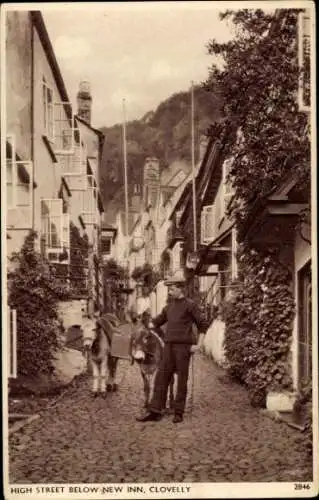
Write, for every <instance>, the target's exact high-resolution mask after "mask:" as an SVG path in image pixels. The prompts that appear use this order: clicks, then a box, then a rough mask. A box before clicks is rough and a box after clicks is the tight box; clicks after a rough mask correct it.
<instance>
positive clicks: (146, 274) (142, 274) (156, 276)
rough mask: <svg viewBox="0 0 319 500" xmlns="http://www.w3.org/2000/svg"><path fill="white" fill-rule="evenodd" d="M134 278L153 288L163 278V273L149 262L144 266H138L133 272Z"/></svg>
mask: <svg viewBox="0 0 319 500" xmlns="http://www.w3.org/2000/svg"><path fill="white" fill-rule="evenodd" d="M132 278H133V279H134V280H135V281H139V282H140V283H142V284H143V285H144V286H146V287H149V288H151V289H152V288H153V287H154V286H156V284H157V283H158V282H159V281H160V279H161V273H160V272H157V271H155V270H154V269H153V267H152V266H151V265H150V264H148V263H147V262H146V263H145V264H144V265H143V266H137V267H136V268H135V269H134V270H133V272H132Z"/></svg>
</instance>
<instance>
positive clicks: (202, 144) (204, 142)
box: [198, 135, 209, 162]
mask: <svg viewBox="0 0 319 500" xmlns="http://www.w3.org/2000/svg"><path fill="white" fill-rule="evenodd" d="M208 141H209V139H208V137H207V136H206V135H201V137H200V139H199V158H198V161H199V162H201V161H203V158H204V156H205V153H206V149H207V146H208Z"/></svg>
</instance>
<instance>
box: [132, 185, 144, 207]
mask: <svg viewBox="0 0 319 500" xmlns="http://www.w3.org/2000/svg"><path fill="white" fill-rule="evenodd" d="M141 200H142V196H141V186H140V185H139V184H134V188H133V194H132V196H131V209H132V210H133V211H134V212H139V211H140V209H141Z"/></svg>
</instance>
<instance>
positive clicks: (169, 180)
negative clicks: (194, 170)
mask: <svg viewBox="0 0 319 500" xmlns="http://www.w3.org/2000/svg"><path fill="white" fill-rule="evenodd" d="M190 171H191V166H190V165H189V164H188V163H186V162H184V161H179V160H176V161H174V162H173V163H171V164H170V165H169V166H168V167H166V168H164V170H162V172H161V179H160V182H161V186H169V185H170V184H171V185H172V184H173V185H174V184H175V183H174V178H176V176H177V175H178V174H179V173H180V172H183V173H184V174H185V176H187V175H188V174H189V172H190ZM181 182H182V181H181ZM181 182H179V184H180V183H181ZM179 184H177V186H178V185H179ZM177 186H176V187H177Z"/></svg>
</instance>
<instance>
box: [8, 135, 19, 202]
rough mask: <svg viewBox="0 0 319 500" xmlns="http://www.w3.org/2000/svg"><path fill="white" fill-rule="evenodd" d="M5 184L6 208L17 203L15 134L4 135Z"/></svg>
mask: <svg viewBox="0 0 319 500" xmlns="http://www.w3.org/2000/svg"><path fill="white" fill-rule="evenodd" d="M6 147H7V152H6V184H7V208H8V209H10V208H15V207H16V203H17V167H16V147H15V136H14V135H7V137H6Z"/></svg>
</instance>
